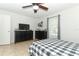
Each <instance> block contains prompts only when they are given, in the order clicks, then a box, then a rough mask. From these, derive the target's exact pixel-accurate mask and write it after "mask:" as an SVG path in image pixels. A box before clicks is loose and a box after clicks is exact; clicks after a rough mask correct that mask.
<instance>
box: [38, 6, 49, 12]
mask: <svg viewBox="0 0 79 59" xmlns="http://www.w3.org/2000/svg"><path fill="white" fill-rule="evenodd" d="M38 6H39V8H41V9H43V10H45V11H47V10H48V8H47V7H45V6H42V5H38Z"/></svg>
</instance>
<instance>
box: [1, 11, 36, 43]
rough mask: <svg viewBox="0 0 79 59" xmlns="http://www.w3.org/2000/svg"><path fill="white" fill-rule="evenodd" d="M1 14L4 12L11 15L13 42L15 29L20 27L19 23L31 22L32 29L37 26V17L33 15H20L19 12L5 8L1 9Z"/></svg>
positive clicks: (12, 41) (12, 40)
mask: <svg viewBox="0 0 79 59" xmlns="http://www.w3.org/2000/svg"><path fill="white" fill-rule="evenodd" d="M0 14H4V15H10V16H11V31H10V33H11V37H10V38H11V39H10V41H11V43H14V39H15V38H14V37H15V36H14V31H15V30H16V29H18V24H19V23H24V24H30V29H31V30H34V29H35V28H36V24H35V22H36V21H37V19H35V18H33V17H27V16H24V15H20V14H17V13H12V12H9V11H5V10H0Z"/></svg>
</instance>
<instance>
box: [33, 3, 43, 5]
mask: <svg viewBox="0 0 79 59" xmlns="http://www.w3.org/2000/svg"><path fill="white" fill-rule="evenodd" d="M39 4H43V3H32V5H39Z"/></svg>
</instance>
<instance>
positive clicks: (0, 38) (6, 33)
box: [0, 15, 10, 45]
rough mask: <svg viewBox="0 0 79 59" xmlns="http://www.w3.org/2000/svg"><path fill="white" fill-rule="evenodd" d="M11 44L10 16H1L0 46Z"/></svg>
mask: <svg viewBox="0 0 79 59" xmlns="http://www.w3.org/2000/svg"><path fill="white" fill-rule="evenodd" d="M4 44H10V16H9V15H0V45H4Z"/></svg>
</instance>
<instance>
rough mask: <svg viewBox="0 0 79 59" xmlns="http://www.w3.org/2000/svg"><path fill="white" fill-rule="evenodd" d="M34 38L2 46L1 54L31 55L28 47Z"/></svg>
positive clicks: (0, 48) (0, 47)
mask: <svg viewBox="0 0 79 59" xmlns="http://www.w3.org/2000/svg"><path fill="white" fill-rule="evenodd" d="M32 42H33V40H29V41H25V42H19V43H16V44H11V45H2V46H0V56H29V53H28V48H29V46H30V45H31V44H32Z"/></svg>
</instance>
